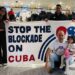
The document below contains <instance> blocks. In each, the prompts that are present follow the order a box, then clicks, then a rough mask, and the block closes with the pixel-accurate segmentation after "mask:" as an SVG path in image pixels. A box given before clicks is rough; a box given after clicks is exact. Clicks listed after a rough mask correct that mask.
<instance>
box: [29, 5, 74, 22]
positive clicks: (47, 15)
mask: <svg viewBox="0 0 75 75" xmlns="http://www.w3.org/2000/svg"><path fill="white" fill-rule="evenodd" d="M73 18H74V17H73V16H72V14H71V13H70V11H67V12H66V13H65V14H64V13H62V6H61V5H60V4H57V5H56V8H55V13H51V12H45V11H43V10H42V11H41V12H40V13H39V15H38V14H32V15H31V17H30V18H28V21H40V20H45V19H48V20H72V19H73Z"/></svg>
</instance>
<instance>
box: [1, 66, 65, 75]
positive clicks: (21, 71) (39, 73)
mask: <svg viewBox="0 0 75 75" xmlns="http://www.w3.org/2000/svg"><path fill="white" fill-rule="evenodd" d="M0 75H64V74H62V73H61V72H58V71H57V72H55V73H54V74H49V73H48V72H47V71H46V69H45V68H36V69H30V68H24V67H0Z"/></svg>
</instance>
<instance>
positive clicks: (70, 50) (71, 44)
mask: <svg viewBox="0 0 75 75" xmlns="http://www.w3.org/2000/svg"><path fill="white" fill-rule="evenodd" d="M74 55H75V37H74V36H68V39H67V48H66V49H65V52H64V57H65V59H66V71H65V73H66V74H67V73H68V70H69V65H71V64H73V63H74V61H75V60H74Z"/></svg>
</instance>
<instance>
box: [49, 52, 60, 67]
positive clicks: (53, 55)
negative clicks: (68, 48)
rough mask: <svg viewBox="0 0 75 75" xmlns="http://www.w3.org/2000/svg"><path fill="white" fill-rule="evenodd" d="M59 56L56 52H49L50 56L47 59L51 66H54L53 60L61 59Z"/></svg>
mask: <svg viewBox="0 0 75 75" xmlns="http://www.w3.org/2000/svg"><path fill="white" fill-rule="evenodd" d="M60 57H61V56H59V55H57V54H55V53H52V54H51V56H50V59H49V61H50V62H51V68H55V66H56V65H55V62H59V61H61V60H60V59H59V58H60ZM57 65H58V63H57Z"/></svg>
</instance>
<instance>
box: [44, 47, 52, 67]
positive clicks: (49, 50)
mask: <svg viewBox="0 0 75 75" xmlns="http://www.w3.org/2000/svg"><path fill="white" fill-rule="evenodd" d="M51 52H52V50H51V49H50V48H48V49H47V51H46V64H45V67H46V68H47V67H48V62H49V57H50V54H51Z"/></svg>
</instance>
